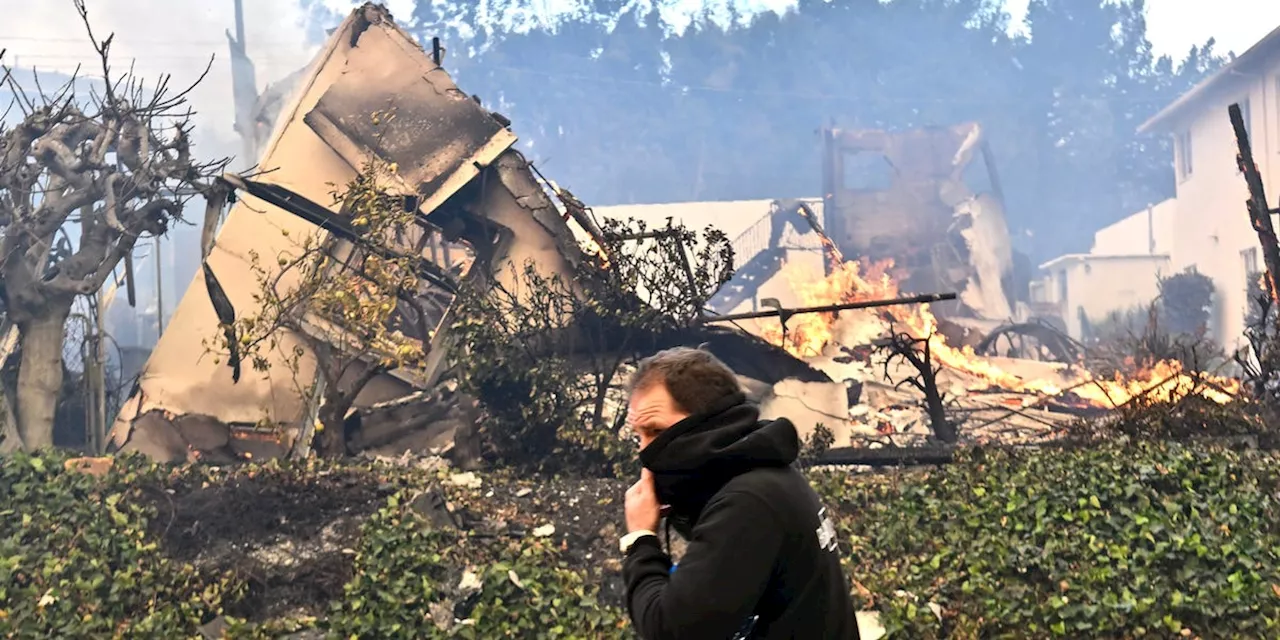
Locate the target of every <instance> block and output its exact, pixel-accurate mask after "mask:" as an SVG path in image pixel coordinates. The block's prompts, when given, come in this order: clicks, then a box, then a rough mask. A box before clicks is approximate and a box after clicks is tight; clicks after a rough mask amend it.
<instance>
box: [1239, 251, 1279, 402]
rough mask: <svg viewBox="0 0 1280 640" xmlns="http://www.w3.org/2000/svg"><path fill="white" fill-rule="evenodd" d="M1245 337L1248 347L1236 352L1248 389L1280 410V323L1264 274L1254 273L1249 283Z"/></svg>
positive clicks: (1258, 398) (1254, 396) (1256, 396)
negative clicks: (1279, 323) (1279, 322)
mask: <svg viewBox="0 0 1280 640" xmlns="http://www.w3.org/2000/svg"><path fill="white" fill-rule="evenodd" d="M1248 296H1249V300H1248V305H1249V306H1248V310H1247V312H1246V315H1245V328H1244V337H1245V340H1246V341H1247V343H1248V346H1247V347H1246V348H1244V349H1242V350H1241V351H1239V352H1237V353H1236V354H1235V361H1236V364H1237V365H1239V366H1240V370H1241V372H1242V376H1241V377H1242V378H1243V380H1244V382H1245V389H1246V390H1247V391H1248V392H1249V393H1250V394H1251V395H1252V396H1253V398H1254V399H1255V400H1258V401H1260V402H1262V403H1264V404H1265V405H1267V406H1268V407H1270V408H1271V410H1273V411H1276V410H1280V342H1278V339H1280V326H1278V325H1277V321H1278V316H1280V314H1278V313H1277V306H1276V302H1275V300H1273V299H1272V298H1271V293H1270V292H1268V291H1267V286H1266V279H1265V274H1262V273H1256V272H1255V273H1252V274H1250V275H1249V283H1248Z"/></svg>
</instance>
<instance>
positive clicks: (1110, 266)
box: [1037, 254, 1170, 339]
mask: <svg viewBox="0 0 1280 640" xmlns="http://www.w3.org/2000/svg"><path fill="white" fill-rule="evenodd" d="M1169 262H1170V261H1169V256H1167V255H1132V256H1103V255H1091V254H1074V255H1067V256H1062V257H1061V258H1057V259H1055V260H1051V261H1049V262H1047V263H1045V264H1043V265H1041V270H1042V271H1043V272H1044V276H1043V277H1042V279H1041V280H1040V283H1039V285H1038V286H1037V293H1038V294H1039V295H1040V296H1041V298H1040V299H1039V300H1037V302H1040V303H1044V304H1046V305H1052V306H1053V308H1055V309H1056V310H1057V311H1058V313H1059V315H1060V316H1061V318H1062V320H1063V322H1064V323H1065V325H1066V327H1067V333H1068V334H1069V335H1070V336H1071V337H1073V338H1076V339H1080V338H1081V337H1083V333H1084V331H1083V329H1084V328H1083V326H1082V322H1081V313H1082V312H1083V314H1084V317H1086V318H1088V320H1089V322H1091V323H1096V322H1101V321H1102V320H1104V319H1106V317H1107V315H1109V314H1110V313H1111V312H1113V311H1125V310H1128V309H1132V308H1134V307H1137V306H1141V305H1146V304H1150V302H1151V301H1152V300H1154V299H1155V297H1156V294H1157V293H1158V283H1159V279H1160V277H1161V276H1162V275H1167V274H1168V273H1169Z"/></svg>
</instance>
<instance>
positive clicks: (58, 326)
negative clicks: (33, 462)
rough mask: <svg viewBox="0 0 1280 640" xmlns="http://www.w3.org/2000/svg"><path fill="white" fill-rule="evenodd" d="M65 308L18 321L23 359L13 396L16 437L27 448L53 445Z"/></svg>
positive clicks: (60, 381) (60, 384) (29, 449)
mask: <svg viewBox="0 0 1280 640" xmlns="http://www.w3.org/2000/svg"><path fill="white" fill-rule="evenodd" d="M68 315H69V313H68V311H66V310H60V311H57V312H54V313H52V314H50V315H47V316H42V317H38V318H35V319H33V320H30V321H27V322H23V323H21V324H19V325H18V331H19V336H20V337H19V344H21V349H22V359H21V361H20V363H19V365H18V392H17V397H16V398H15V400H16V404H17V405H18V407H17V418H18V437H20V438H22V446H23V448H24V449H26V450H27V451H34V450H35V449H39V448H41V447H49V446H53V417H54V412H55V411H56V410H57V408H58V396H59V395H60V393H61V391H62V344H63V329H64V327H65V325H66V323H67V316H68Z"/></svg>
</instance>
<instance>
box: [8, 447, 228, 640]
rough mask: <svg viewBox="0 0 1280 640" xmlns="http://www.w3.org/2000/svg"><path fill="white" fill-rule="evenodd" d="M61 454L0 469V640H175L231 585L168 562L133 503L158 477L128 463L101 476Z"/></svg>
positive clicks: (19, 458)
mask: <svg viewBox="0 0 1280 640" xmlns="http://www.w3.org/2000/svg"><path fill="white" fill-rule="evenodd" d="M65 461H66V456H64V455H62V454H53V453H48V454H38V455H28V454H16V455H14V456H13V457H12V458H9V459H6V460H4V461H3V462H2V463H0V496H2V498H0V637H8V638H184V637H193V636H195V635H196V633H197V628H198V627H199V625H200V624H201V623H202V622H206V621H208V620H209V619H211V618H212V617H214V616H215V615H217V614H218V613H219V612H220V605H221V602H222V601H223V599H225V598H229V597H234V596H235V593H236V589H235V587H233V586H232V584H231V583H230V580H229V579H227V578H226V577H225V576H209V575H200V574H199V573H198V572H197V571H196V570H195V569H193V568H192V567H191V566H190V565H188V564H180V563H174V562H171V561H169V560H168V559H166V558H165V557H164V555H163V554H162V553H161V552H160V551H159V550H158V548H157V545H156V543H155V542H154V541H153V540H152V539H151V538H150V537H149V535H148V533H147V523H148V521H149V520H150V519H151V518H153V517H154V516H155V513H153V511H152V510H151V509H150V508H148V507H146V506H144V505H145V504H146V503H145V501H142V500H138V499H136V498H137V497H138V496H139V494H140V492H141V491H143V490H144V487H146V486H148V485H153V484H154V482H155V481H157V480H158V479H159V478H160V477H162V474H161V472H160V469H159V468H158V467H156V466H153V465H146V464H143V463H141V462H140V461H137V460H134V459H131V458H122V459H119V460H117V461H116V464H115V466H114V467H113V469H112V470H111V471H109V472H108V473H107V474H105V475H104V476H102V477H101V478H97V477H94V476H92V475H87V474H83V473H79V472H69V471H66V470H64V466H63V463H64V462H65Z"/></svg>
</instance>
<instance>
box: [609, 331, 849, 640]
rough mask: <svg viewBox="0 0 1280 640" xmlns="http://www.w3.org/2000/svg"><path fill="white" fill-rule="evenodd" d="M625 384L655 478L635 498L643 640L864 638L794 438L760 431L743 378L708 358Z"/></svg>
mask: <svg viewBox="0 0 1280 640" xmlns="http://www.w3.org/2000/svg"><path fill="white" fill-rule="evenodd" d="M628 386H629V388H630V394H631V397H630V401H629V404H628V417H627V419H628V423H629V424H630V425H631V428H632V430H634V432H635V433H636V434H637V436H638V437H639V440H640V461H641V462H642V463H643V465H644V469H643V470H642V471H641V477H640V481H639V482H637V483H636V484H635V485H634V486H632V487H631V488H630V489H629V490H628V491H627V497H626V520H627V535H626V536H624V537H623V538H622V541H621V546H622V550H623V553H624V554H625V555H626V560H625V561H624V563H623V569H622V573H623V578H624V579H625V581H626V585H627V606H628V609H629V611H630V613H631V620H632V622H633V623H634V624H635V627H636V629H637V631H638V632H639V633H640V636H641V637H642V638H644V639H645V640H667V639H683V638H689V639H694V640H729V639H730V638H735V637H738V638H761V639H768V640H774V639H778V638H788V639H790V638H794V639H797V640H827V639H830V640H848V639H852V638H857V637H858V631H857V623H856V621H855V619H854V612H853V604H852V602H851V599H850V597H849V583H848V581H847V580H846V578H845V576H844V574H843V572H842V571H841V569H840V558H839V554H838V551H837V544H836V539H835V538H836V534H835V530H834V528H833V527H832V524H831V521H830V520H829V519H828V518H826V516H825V512H824V509H823V507H822V505H821V504H820V503H819V500H818V496H817V495H816V494H815V493H814V491H813V489H812V488H810V487H809V483H808V482H807V481H806V480H805V478H804V476H803V475H802V474H801V473H800V472H799V471H798V470H796V468H795V467H794V466H793V465H792V463H793V462H795V459H796V456H797V454H798V453H799V449H800V440H799V437H798V436H797V434H796V429H795V426H794V425H792V424H791V422H790V421H789V420H786V419H785V418H784V419H779V420H771V421H761V420H760V412H759V409H758V408H757V407H756V406H755V405H754V404H751V403H750V402H748V401H747V399H746V397H745V396H744V395H743V393H742V389H741V386H740V385H739V384H738V379H737V376H735V375H734V373H733V371H731V370H730V369H729V368H728V367H727V366H725V365H724V363H722V362H720V361H719V360H718V359H716V357H715V356H713V355H711V354H710V353H708V352H706V351H702V350H698V349H689V348H675V349H669V350H667V351H662V352H660V353H658V354H656V355H654V356H652V357H650V358H647V359H645V360H643V361H641V362H640V365H639V367H638V368H637V370H636V372H635V374H634V375H633V376H632V378H631V381H630V383H629V385H628ZM664 508H665V509H666V510H667V513H666V515H667V526H668V527H671V528H674V529H675V530H676V531H677V532H678V533H679V534H680V535H681V536H682V537H684V538H685V540H687V541H688V543H689V544H688V547H687V549H686V551H685V553H684V555H683V557H682V558H681V560H680V563H679V564H678V565H672V562H671V558H670V556H668V555H667V553H664V552H663V550H662V546H661V544H660V543H659V540H658V536H657V533H656V532H657V530H658V523H659V520H660V517H661V515H662V514H663V511H664Z"/></svg>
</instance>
